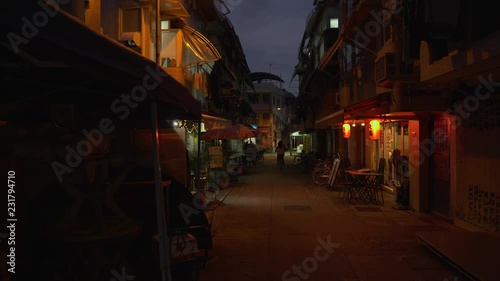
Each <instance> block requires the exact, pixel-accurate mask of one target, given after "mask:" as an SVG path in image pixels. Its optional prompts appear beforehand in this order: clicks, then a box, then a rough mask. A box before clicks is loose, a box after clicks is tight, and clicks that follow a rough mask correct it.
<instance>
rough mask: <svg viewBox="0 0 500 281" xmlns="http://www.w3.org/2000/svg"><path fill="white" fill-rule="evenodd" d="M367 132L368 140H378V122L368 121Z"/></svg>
mask: <svg viewBox="0 0 500 281" xmlns="http://www.w3.org/2000/svg"><path fill="white" fill-rule="evenodd" d="M368 132H369V133H370V139H372V140H378V138H379V137H380V122H379V121H378V120H372V121H370V126H368Z"/></svg>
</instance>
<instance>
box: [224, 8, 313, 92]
mask: <svg viewBox="0 0 500 281" xmlns="http://www.w3.org/2000/svg"><path fill="white" fill-rule="evenodd" d="M224 2H225V3H226V5H227V6H228V7H229V8H230V10H231V13H229V14H228V15H227V16H228V17H229V19H230V20H231V23H232V24H233V26H234V29H235V31H236V34H237V35H238V36H239V38H240V41H241V45H242V46H243V50H244V51H245V55H246V58H247V62H248V66H249V67H250V71H252V72H269V71H271V72H272V73H273V74H275V75H278V76H280V75H281V77H282V78H283V80H284V81H285V83H284V84H283V87H284V88H286V89H287V90H288V91H290V92H292V93H294V94H297V93H298V89H297V87H298V82H297V81H294V82H293V83H292V84H290V80H291V78H292V74H293V70H294V67H295V65H296V64H297V62H298V59H297V55H298V50H299V46H300V42H301V40H302V36H303V34H304V28H305V22H306V19H307V16H308V15H309V13H310V12H311V11H312V9H313V5H312V0H286V1H284V0H225V1H224Z"/></svg>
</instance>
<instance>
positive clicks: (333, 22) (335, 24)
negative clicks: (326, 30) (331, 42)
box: [330, 19, 339, 28]
mask: <svg viewBox="0 0 500 281" xmlns="http://www.w3.org/2000/svg"><path fill="white" fill-rule="evenodd" d="M330 28H339V19H330Z"/></svg>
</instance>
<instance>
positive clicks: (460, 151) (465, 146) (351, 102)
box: [301, 0, 500, 232]
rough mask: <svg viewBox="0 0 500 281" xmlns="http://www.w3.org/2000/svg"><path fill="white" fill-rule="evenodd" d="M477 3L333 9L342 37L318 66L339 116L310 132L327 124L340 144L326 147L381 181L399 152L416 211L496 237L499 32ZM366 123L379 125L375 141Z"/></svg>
mask: <svg viewBox="0 0 500 281" xmlns="http://www.w3.org/2000/svg"><path fill="white" fill-rule="evenodd" d="M326 2H328V1H317V4H320V3H326ZM479 2H480V3H479ZM479 2H477V1H475V2H473V1H458V2H456V1H439V2H437V1H436V2H435V1H395V0H394V1H391V0H387V1H376V0H365V1H363V0H360V1H339V3H338V10H339V11H340V17H339V36H338V39H336V41H335V43H334V44H333V45H332V46H331V47H330V48H329V49H328V50H327V51H326V52H325V53H324V54H323V55H322V57H321V59H320V63H319V66H318V68H317V70H319V71H321V72H323V73H329V74H332V75H331V76H329V77H328V78H325V79H326V80H332V79H334V80H336V81H337V79H338V81H339V88H338V94H337V95H336V98H333V99H334V100H335V102H336V104H339V107H338V108H339V109H338V110H337V111H335V112H333V113H332V114H331V115H330V116H329V118H323V119H320V118H318V117H316V118H312V119H309V121H310V122H309V126H311V125H312V124H313V120H314V119H316V125H317V126H316V127H315V130H316V131H320V130H321V128H322V127H323V126H324V124H323V123H325V122H326V125H327V126H332V127H333V128H334V130H337V131H338V132H339V133H338V135H340V136H342V137H341V138H342V140H340V142H341V144H343V145H340V146H339V145H338V144H335V143H334V144H333V145H334V147H335V149H336V148H338V147H339V148H343V149H345V150H346V151H348V153H349V157H350V159H351V162H352V163H353V168H363V167H368V168H371V169H377V165H378V163H379V160H380V159H384V160H385V161H387V163H388V165H386V167H388V168H389V170H387V169H386V174H387V173H388V175H387V176H386V182H387V180H389V179H391V176H392V173H393V171H392V169H391V168H392V165H391V157H392V151H393V150H394V149H400V150H401V151H402V152H403V154H404V155H406V156H408V157H409V160H410V201H411V202H410V203H411V207H412V208H413V209H415V210H417V211H423V212H432V213H435V214H437V215H440V216H442V217H444V218H447V219H449V220H451V221H453V222H454V223H455V224H459V225H461V226H465V227H468V228H470V229H481V230H486V231H495V232H498V231H499V228H500V225H499V220H498V216H499V215H498V214H499V209H498V208H497V207H493V206H496V205H495V202H497V201H498V196H497V193H498V192H499V191H498V182H499V180H500V179H499V178H498V177H496V176H494V175H493V169H494V167H495V166H496V164H497V163H498V161H499V158H498V156H499V155H497V153H496V151H497V150H496V149H494V148H493V147H494V146H495V145H494V144H493V141H494V140H498V139H499V138H500V131H499V122H498V116H499V114H498V106H497V105H498V83H497V82H496V81H497V80H498V79H500V77H499V76H498V74H499V70H500V61H499V56H498V50H497V49H495V48H494V47H493V46H495V45H496V44H497V43H498V41H499V40H500V34H499V29H500V28H499V25H498V23H488V22H486V20H485V19H486V18H489V17H493V16H494V15H493V12H491V11H486V10H487V9H484V7H485V5H486V3H483V1H479ZM482 4H484V5H482ZM323 5H324V4H323ZM332 65H338V66H339V70H338V72H336V73H335V72H333V73H332V72H330V71H329V70H328V67H331V66H332ZM314 71H316V69H314V70H313V71H312V73H314ZM309 73H311V72H309ZM324 83H327V82H324ZM306 93H307V91H306V92H303V93H301V94H302V96H304V97H305V96H308V95H307V94H306ZM320 93H321V92H320ZM323 94H324V95H325V97H324V98H322V99H323V100H324V101H325V103H327V102H328V100H329V95H328V93H327V92H326V91H323ZM309 96H310V95H309ZM334 96H335V95H334ZM305 100H306V101H307V99H305ZM310 103H311V102H310ZM303 104H304V103H303ZM306 104H307V103H306ZM306 112H307V114H312V113H311V112H310V111H306ZM306 120H308V119H306ZM371 121H375V122H376V123H378V124H380V130H377V133H376V134H375V135H374V134H373V130H374V128H373V127H370V126H369V123H370V122H371ZM363 125H364V126H363ZM340 126H343V127H344V128H348V131H349V133H348V134H342V128H341V127H340ZM345 131H346V130H345V129H344V133H345ZM476 143H484V144H485V145H477V144H476ZM328 145H330V144H328ZM493 151H495V152H493Z"/></svg>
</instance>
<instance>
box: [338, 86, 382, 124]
mask: <svg viewBox="0 0 500 281" xmlns="http://www.w3.org/2000/svg"><path fill="white" fill-rule="evenodd" d="M391 97H392V93H391V92H386V93H381V94H378V95H376V96H374V97H371V98H368V99H366V100H364V101H361V102H358V103H355V104H352V105H350V106H347V107H345V108H344V119H360V118H369V117H374V116H377V115H381V114H387V113H390V110H391Z"/></svg>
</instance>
